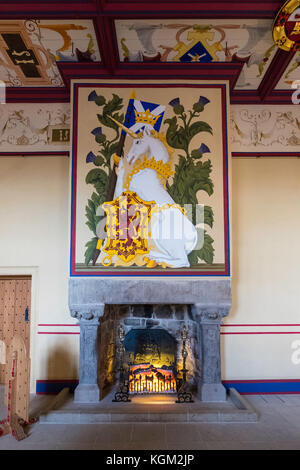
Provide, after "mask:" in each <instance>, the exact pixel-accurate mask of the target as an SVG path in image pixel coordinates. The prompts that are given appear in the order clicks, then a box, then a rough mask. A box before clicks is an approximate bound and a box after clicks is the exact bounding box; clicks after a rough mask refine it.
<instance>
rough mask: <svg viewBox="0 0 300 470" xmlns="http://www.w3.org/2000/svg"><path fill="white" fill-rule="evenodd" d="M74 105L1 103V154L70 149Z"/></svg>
mask: <svg viewBox="0 0 300 470" xmlns="http://www.w3.org/2000/svg"><path fill="white" fill-rule="evenodd" d="M69 144H70V105H69V104H67V103H60V104H58V103H47V104H33V103H20V104H14V103H8V104H2V105H0V153H3V152H5V153H9V152H12V153H13V152H45V151H47V152H48V151H54V152H59V151H60V150H62V151H68V150H69Z"/></svg>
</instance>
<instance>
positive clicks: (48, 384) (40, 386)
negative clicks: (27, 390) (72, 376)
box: [36, 380, 78, 395]
mask: <svg viewBox="0 0 300 470" xmlns="http://www.w3.org/2000/svg"><path fill="white" fill-rule="evenodd" d="M77 385H78V380H67V381H59V380H57V381H56V380H49V381H48V380H45V381H42V380H37V381H36V393H39V394H45V395H46V394H52V393H59V392H60V391H61V390H62V389H63V388H69V389H70V392H74V390H75V388H76V386H77Z"/></svg>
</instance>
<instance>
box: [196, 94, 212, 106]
mask: <svg viewBox="0 0 300 470" xmlns="http://www.w3.org/2000/svg"><path fill="white" fill-rule="evenodd" d="M198 103H200V104H202V106H205V105H206V104H207V103H210V100H209V99H208V98H205V96H200V98H199V100H198Z"/></svg>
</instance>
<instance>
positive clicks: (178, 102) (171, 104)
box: [169, 98, 180, 108]
mask: <svg viewBox="0 0 300 470" xmlns="http://www.w3.org/2000/svg"><path fill="white" fill-rule="evenodd" d="M169 105H170V106H173V108H174V107H175V106H179V105H180V99H179V98H174V99H173V100H171V101H170V103H169Z"/></svg>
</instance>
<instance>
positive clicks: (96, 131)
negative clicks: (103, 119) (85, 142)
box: [91, 127, 102, 136]
mask: <svg viewBox="0 0 300 470" xmlns="http://www.w3.org/2000/svg"><path fill="white" fill-rule="evenodd" d="M91 134H93V135H94V136H96V135H101V134H102V127H95V129H93V130H92V131H91Z"/></svg>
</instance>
